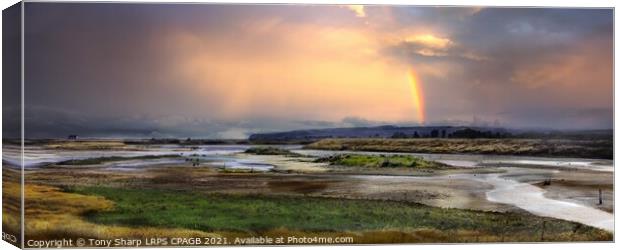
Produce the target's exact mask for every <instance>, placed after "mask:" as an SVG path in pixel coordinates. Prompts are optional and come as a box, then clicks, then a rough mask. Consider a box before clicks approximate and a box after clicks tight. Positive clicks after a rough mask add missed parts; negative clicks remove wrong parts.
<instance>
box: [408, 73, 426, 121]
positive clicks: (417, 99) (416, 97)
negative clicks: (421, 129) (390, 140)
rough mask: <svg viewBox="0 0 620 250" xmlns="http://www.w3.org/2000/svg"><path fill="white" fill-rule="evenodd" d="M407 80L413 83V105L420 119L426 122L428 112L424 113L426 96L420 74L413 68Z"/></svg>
mask: <svg viewBox="0 0 620 250" xmlns="http://www.w3.org/2000/svg"><path fill="white" fill-rule="evenodd" d="M407 80H408V81H409V84H411V95H412V98H413V105H414V107H415V110H416V112H417V115H418V116H417V117H418V121H419V122H420V123H424V122H425V119H426V114H425V113H424V96H422V86H420V83H419V81H418V76H417V75H416V73H415V72H414V71H413V70H411V71H409V72H408V73H407Z"/></svg>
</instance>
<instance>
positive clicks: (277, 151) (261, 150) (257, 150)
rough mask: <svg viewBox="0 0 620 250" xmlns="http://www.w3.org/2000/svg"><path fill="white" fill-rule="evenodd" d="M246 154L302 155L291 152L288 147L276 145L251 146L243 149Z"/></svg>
mask: <svg viewBox="0 0 620 250" xmlns="http://www.w3.org/2000/svg"><path fill="white" fill-rule="evenodd" d="M245 153H246V154H255V155H284V156H291V157H300V156H303V155H301V154H298V153H295V152H291V151H290V150H288V149H283V148H278V147H253V148H248V149H247V150H245Z"/></svg>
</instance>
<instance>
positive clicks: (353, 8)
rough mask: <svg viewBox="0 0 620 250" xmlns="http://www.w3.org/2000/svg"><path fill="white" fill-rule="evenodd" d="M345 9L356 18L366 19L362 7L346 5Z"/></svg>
mask: <svg viewBox="0 0 620 250" xmlns="http://www.w3.org/2000/svg"><path fill="white" fill-rule="evenodd" d="M347 8H348V9H350V10H351V11H353V12H354V13H355V16H357V17H366V11H365V10H364V5H347Z"/></svg>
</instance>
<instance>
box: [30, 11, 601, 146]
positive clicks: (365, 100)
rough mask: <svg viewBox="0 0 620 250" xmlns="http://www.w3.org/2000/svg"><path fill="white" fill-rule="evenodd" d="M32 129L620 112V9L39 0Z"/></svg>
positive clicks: (61, 133) (564, 123)
mask: <svg viewBox="0 0 620 250" xmlns="http://www.w3.org/2000/svg"><path fill="white" fill-rule="evenodd" d="M25 13H26V15H25V24H26V26H25V45H24V46H25V65H24V70H25V79H24V82H25V100H24V101H25V103H26V109H25V122H26V137H66V136H67V135H68V134H78V135H81V136H86V137H143V138H151V137H195V138H245V137H247V136H248V135H249V134H252V133H258V132H272V131H283V130H293V129H310V128H327V127H354V126H373V125H384V124H393V125H402V126H409V125H411V126H414V125H478V126H501V127H508V128H551V129H609V128H612V126H613V106H612V105H613V91H612V90H613V78H612V77H613V71H612V70H613V69H612V68H613V11H612V10H611V9H567V8H556V9H552V8H481V7H475V8H474V7H419V6H418V7H415V6H386V5H372V6H359V5H358V6H344V5H217V4H164V5H158V4H118V3H117V4H113V3H98V4H97V3H88V4H83V3H82V4H80V3H26V9H25Z"/></svg>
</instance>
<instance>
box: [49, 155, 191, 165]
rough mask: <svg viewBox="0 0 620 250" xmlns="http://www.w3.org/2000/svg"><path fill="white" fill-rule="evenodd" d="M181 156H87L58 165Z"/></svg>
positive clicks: (175, 156)
mask: <svg viewBox="0 0 620 250" xmlns="http://www.w3.org/2000/svg"><path fill="white" fill-rule="evenodd" d="M177 157H181V156H180V155H174V154H170V155H142V156H132V157H122V156H109V157H95V158H87V159H79V160H66V161H61V162H59V163H57V164H58V165H93V164H101V163H104V162H112V161H127V160H149V159H162V158H177Z"/></svg>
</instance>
